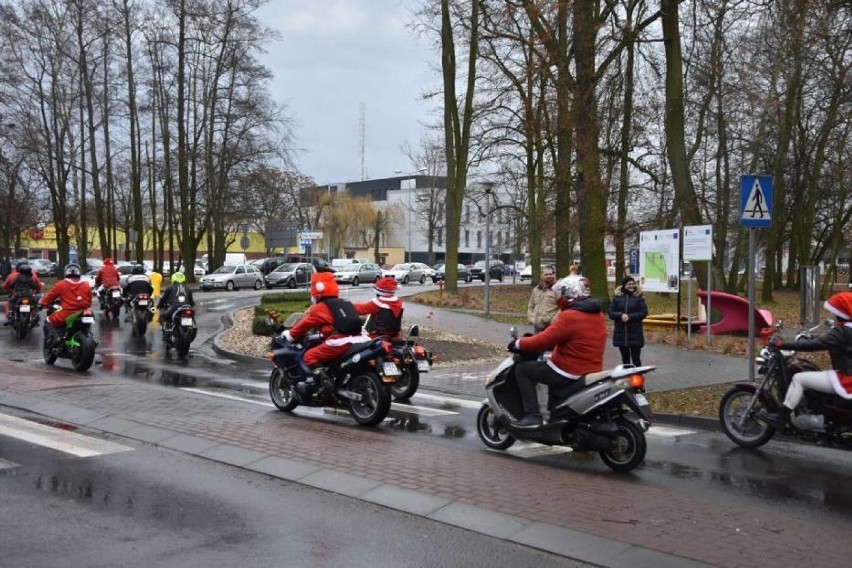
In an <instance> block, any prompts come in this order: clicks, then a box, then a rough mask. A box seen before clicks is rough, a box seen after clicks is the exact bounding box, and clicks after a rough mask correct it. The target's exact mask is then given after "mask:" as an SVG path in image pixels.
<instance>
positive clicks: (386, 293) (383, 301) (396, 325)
mask: <svg viewBox="0 0 852 568" xmlns="http://www.w3.org/2000/svg"><path fill="white" fill-rule="evenodd" d="M373 288H374V289H375V290H376V297H375V298H373V299H372V300H368V301H366V302H361V303H359V304H355V310H356V311H357V312H358V313H359V314H360V315H362V316H363V315H369V316H370V319H369V321H368V322H367V325H366V327H365V329H366V331H367V333H369V334H370V337H387V338H388V339H398V338H399V332H400V330H401V329H402V311H403V302H402V300H401V299H399V298H397V297H396V289H397V283H396V278H394V277H393V276H386V277H384V278H380V279H379V280H378V281H377V282H376V283H375V284H374V285H373Z"/></svg>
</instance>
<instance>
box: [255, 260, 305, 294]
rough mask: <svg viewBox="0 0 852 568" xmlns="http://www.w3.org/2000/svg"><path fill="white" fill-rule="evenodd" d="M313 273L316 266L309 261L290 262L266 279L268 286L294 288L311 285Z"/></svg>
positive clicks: (268, 275)
mask: <svg viewBox="0 0 852 568" xmlns="http://www.w3.org/2000/svg"><path fill="white" fill-rule="evenodd" d="M255 266H257V265H255ZM313 273H314V267H313V266H312V265H311V264H309V263H307V262H288V263H286V264H282V265H281V266H279V267H278V268H276V269H275V270H273V271H272V272H270V273H269V274H267V275H266V276H265V277H264V280H266V287H267V288H274V287H276V286H286V287H287V288H291V289H292V288H295V287H296V286H309V285H310V284H311V275H312V274H313Z"/></svg>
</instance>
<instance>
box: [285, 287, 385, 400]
mask: <svg viewBox="0 0 852 568" xmlns="http://www.w3.org/2000/svg"><path fill="white" fill-rule="evenodd" d="M339 296H340V288H339V287H338V285H337V282H335V281H334V273H333V272H317V273H315V274H314V275H313V276H311V302H312V303H313V305H312V306H311V307H310V308H308V311H307V312H305V315H304V317H302V319H300V320H299V321H298V322H297V323H296V325H294V326H293V327H292V328H290V329H288V330H285V331H284V332H282V334H281V335H282V336H283V337H284V338H285V339H286V340H287V341H290V342H293V341H299V340H300V339H301V338H302V337H304V336H305V335H306V334H307V333H308V332H309V331H311V330H312V329H315V328H316V329H319V330H320V332H321V333H322V336H323V338H324V339H325V341H323V342H322V343H320V344H319V345H317V346H315V347H311V348H310V349H308V350H307V351H305V353H304V356H303V358H302V363H303V368H302V373H303V376H304V379H305V380H304V381H303V382H300V383H298V384H297V385H296V388H297V389H299V390H301V391H302V392H307V391H309V390H313V389H314V386H315V385H314V378H318V379H319V382H322V383H324V384H323V387H324V388H326V389H327V388H329V387H330V386H332V385H330V384H329V382H330V381H328V380H326V379H327V378H328V377H327V376H326V375H325V373H324V372H323V369H321V368H320V367H323V366H326V365H328V363H331V362H333V361H335V360H337V359H339V358H340V357H342V356H343V355H345V354H346V352H347V351H349V348H350V347H351V346H352V345H353V344H356V343H366V342H369V341H370V337H369V336H367V335H365V334H363V333H361V318H360V317H358V312H357V311H356V310H355V306H353V305H352V302H350V301H348V300H344V299H343V298H340V297H339Z"/></svg>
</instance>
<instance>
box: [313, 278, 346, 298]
mask: <svg viewBox="0 0 852 568" xmlns="http://www.w3.org/2000/svg"><path fill="white" fill-rule="evenodd" d="M339 295H340V287H338V285H337V282H335V281H334V273H333V272H317V273H316V274H314V275H313V276H311V296H313V297H314V298H316V299H318V300H319V299H321V298H337V297H338V296H339Z"/></svg>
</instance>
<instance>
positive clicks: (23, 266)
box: [18, 262, 33, 276]
mask: <svg viewBox="0 0 852 568" xmlns="http://www.w3.org/2000/svg"><path fill="white" fill-rule="evenodd" d="M18 274H24V275H26V276H32V275H33V267H32V266H30V265H29V263H27V262H21V263H19V264H18Z"/></svg>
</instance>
